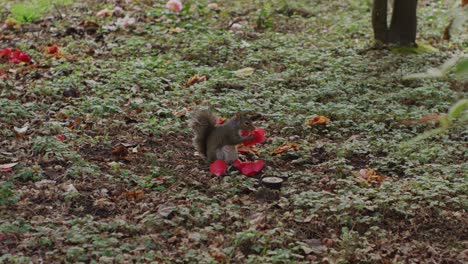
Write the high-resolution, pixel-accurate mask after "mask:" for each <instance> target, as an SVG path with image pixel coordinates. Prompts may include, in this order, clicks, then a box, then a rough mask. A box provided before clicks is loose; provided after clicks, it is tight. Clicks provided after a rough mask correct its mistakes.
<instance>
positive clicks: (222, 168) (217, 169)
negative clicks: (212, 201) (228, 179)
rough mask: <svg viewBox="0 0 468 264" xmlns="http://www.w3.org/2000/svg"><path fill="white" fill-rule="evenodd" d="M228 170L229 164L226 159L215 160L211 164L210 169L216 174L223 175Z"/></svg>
mask: <svg viewBox="0 0 468 264" xmlns="http://www.w3.org/2000/svg"><path fill="white" fill-rule="evenodd" d="M226 170H227V165H226V162H225V161H224V160H215V161H214V162H213V163H211V165H210V171H211V173H213V174H214V175H216V176H221V175H223V174H224V173H225V172H226Z"/></svg>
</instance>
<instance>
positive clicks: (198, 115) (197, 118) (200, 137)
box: [189, 109, 216, 157]
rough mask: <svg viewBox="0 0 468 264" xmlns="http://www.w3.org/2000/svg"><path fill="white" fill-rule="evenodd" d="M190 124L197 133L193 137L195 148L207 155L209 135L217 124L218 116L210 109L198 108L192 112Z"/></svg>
mask: <svg viewBox="0 0 468 264" xmlns="http://www.w3.org/2000/svg"><path fill="white" fill-rule="evenodd" d="M189 126H190V128H191V129H192V130H193V131H194V133H195V136H194V138H193V145H194V147H195V149H196V150H197V151H198V152H199V153H200V154H202V155H203V156H205V157H206V156H207V144H206V142H207V140H208V136H209V135H210V133H211V132H212V131H213V130H214V128H215V126H216V117H215V116H214V115H213V114H212V113H211V112H210V110H208V109H202V110H196V111H194V112H193V113H192V118H191V119H190V122H189Z"/></svg>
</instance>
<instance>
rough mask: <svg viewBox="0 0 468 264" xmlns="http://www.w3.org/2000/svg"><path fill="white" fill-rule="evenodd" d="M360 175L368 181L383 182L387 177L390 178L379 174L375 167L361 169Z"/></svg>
mask: <svg viewBox="0 0 468 264" xmlns="http://www.w3.org/2000/svg"><path fill="white" fill-rule="evenodd" d="M359 176H360V178H361V179H363V180H365V181H367V182H368V183H372V182H376V183H378V184H381V183H382V182H383V181H384V180H385V179H387V178H388V177H387V176H383V175H379V174H377V172H376V171H375V170H373V169H361V170H360V171H359Z"/></svg>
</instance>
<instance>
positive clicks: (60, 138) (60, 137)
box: [57, 135, 65, 141]
mask: <svg viewBox="0 0 468 264" xmlns="http://www.w3.org/2000/svg"><path fill="white" fill-rule="evenodd" d="M57 139H58V140H60V141H64V140H65V137H64V136H63V135H58V136H57Z"/></svg>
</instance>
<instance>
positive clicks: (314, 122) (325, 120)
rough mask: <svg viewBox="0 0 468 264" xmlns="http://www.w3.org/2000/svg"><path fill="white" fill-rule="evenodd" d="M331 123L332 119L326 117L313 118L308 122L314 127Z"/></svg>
mask: <svg viewBox="0 0 468 264" xmlns="http://www.w3.org/2000/svg"><path fill="white" fill-rule="evenodd" d="M328 122H330V119H329V118H328V117H325V116H316V117H314V118H312V119H311V120H308V121H307V125H309V126H313V125H326V124H328Z"/></svg>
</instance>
